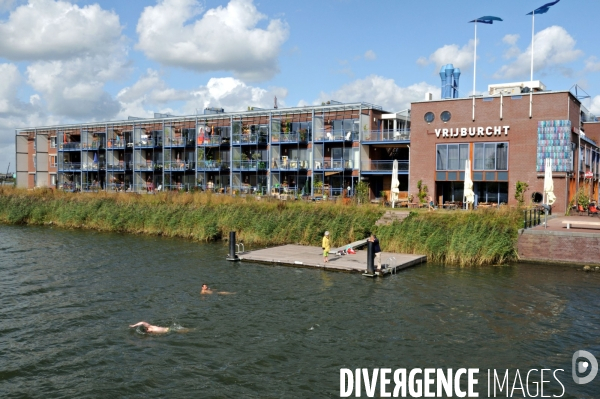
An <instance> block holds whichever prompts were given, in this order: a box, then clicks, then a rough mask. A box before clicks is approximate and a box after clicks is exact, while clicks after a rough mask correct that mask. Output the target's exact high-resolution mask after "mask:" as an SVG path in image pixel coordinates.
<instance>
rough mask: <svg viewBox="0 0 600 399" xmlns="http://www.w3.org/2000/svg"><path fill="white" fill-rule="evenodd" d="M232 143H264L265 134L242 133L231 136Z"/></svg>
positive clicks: (265, 141) (265, 139)
mask: <svg viewBox="0 0 600 399" xmlns="http://www.w3.org/2000/svg"><path fill="white" fill-rule="evenodd" d="M231 139H232V140H233V144H266V143H267V136H266V135H261V134H258V133H246V134H244V133H242V134H234V135H232V136H231Z"/></svg>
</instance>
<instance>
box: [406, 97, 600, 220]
mask: <svg viewBox="0 0 600 399" xmlns="http://www.w3.org/2000/svg"><path fill="white" fill-rule="evenodd" d="M490 92H491V93H498V91H496V90H493V88H492V87H491V88H490ZM530 100H531V106H530ZM411 111H412V116H413V120H412V128H411V143H410V151H411V154H410V159H411V162H410V189H409V190H410V191H411V192H412V193H417V192H418V184H419V182H421V183H420V184H421V187H423V186H427V194H428V195H431V196H432V197H433V198H434V201H435V202H436V203H438V204H445V203H447V202H455V203H456V202H458V203H462V202H463V201H464V199H463V189H464V178H465V161H466V160H467V159H469V160H470V161H471V170H470V172H471V177H472V180H473V183H474V189H473V191H474V192H475V201H476V204H475V205H476V206H477V205H478V204H484V203H485V204H486V205H494V204H501V203H504V204H509V205H516V204H517V199H515V193H516V185H517V182H523V183H526V184H527V185H528V189H527V190H526V192H525V194H524V200H525V203H526V204H528V203H530V199H531V202H534V203H536V202H537V203H540V202H542V199H543V192H544V160H545V159H546V158H550V159H551V160H552V165H553V167H552V171H553V180H554V194H555V195H556V197H557V199H556V202H555V204H554V206H553V209H554V210H555V211H556V212H561V213H564V212H566V210H567V208H568V206H569V203H571V202H572V201H573V200H574V198H575V197H576V193H577V191H578V190H580V189H582V190H585V192H586V193H587V194H588V196H589V197H590V198H592V199H593V200H598V177H599V174H598V173H599V164H600V162H599V161H600V153H599V149H598V145H597V143H598V142H599V141H598V140H599V139H600V129H599V128H600V126H599V123H598V122H597V121H596V118H595V117H594V116H593V115H591V114H590V113H589V112H587V110H586V109H585V108H584V107H582V105H581V102H580V100H579V99H578V98H577V97H576V96H575V94H573V93H571V92H568V91H565V92H550V91H540V92H535V93H529V92H528V91H526V93H522V94H521V93H520V94H515V95H508V96H505V95H503V94H502V92H500V93H498V94H495V95H490V96H485V97H476V98H475V99H473V98H458V99H444V100H438V101H422V102H416V103H413V104H412V107H411Z"/></svg>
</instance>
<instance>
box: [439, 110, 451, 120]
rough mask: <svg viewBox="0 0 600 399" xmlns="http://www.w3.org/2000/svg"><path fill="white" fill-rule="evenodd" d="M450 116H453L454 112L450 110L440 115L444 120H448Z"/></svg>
mask: <svg viewBox="0 0 600 399" xmlns="http://www.w3.org/2000/svg"><path fill="white" fill-rule="evenodd" d="M450 118H452V114H451V113H450V111H444V112H442V114H441V115H440V119H441V120H442V121H444V122H448V121H449V120H450Z"/></svg>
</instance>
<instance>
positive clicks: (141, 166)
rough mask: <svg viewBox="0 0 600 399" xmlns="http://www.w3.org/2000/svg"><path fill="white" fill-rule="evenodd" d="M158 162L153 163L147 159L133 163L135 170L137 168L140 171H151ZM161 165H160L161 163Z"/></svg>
mask: <svg viewBox="0 0 600 399" xmlns="http://www.w3.org/2000/svg"><path fill="white" fill-rule="evenodd" d="M158 165H159V164H155V163H154V162H152V161H147V162H141V163H136V164H135V170H139V171H141V172H148V171H150V172H152V171H154V168H158V167H159V166H158ZM161 167H162V165H161Z"/></svg>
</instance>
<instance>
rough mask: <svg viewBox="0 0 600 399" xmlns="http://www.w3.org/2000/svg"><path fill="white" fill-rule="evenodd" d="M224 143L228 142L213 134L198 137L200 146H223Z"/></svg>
mask: <svg viewBox="0 0 600 399" xmlns="http://www.w3.org/2000/svg"><path fill="white" fill-rule="evenodd" d="M223 141H226V140H225V138H223V137H221V136H219V135H216V134H213V135H212V136H207V135H200V136H198V145H199V146H206V145H208V146H210V145H221V143H222V142H223Z"/></svg>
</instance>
